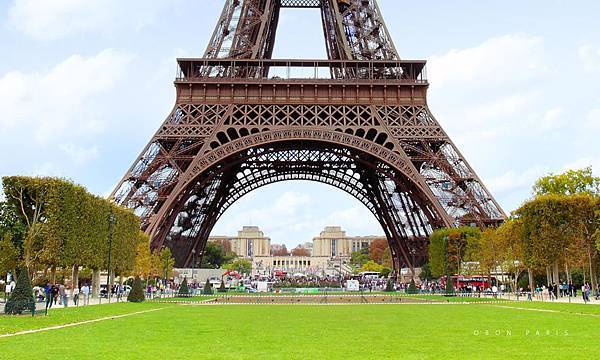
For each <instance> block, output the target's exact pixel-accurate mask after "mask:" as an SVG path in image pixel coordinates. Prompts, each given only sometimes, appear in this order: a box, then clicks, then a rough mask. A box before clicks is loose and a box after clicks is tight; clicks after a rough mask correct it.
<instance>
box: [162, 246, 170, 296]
mask: <svg viewBox="0 0 600 360" xmlns="http://www.w3.org/2000/svg"><path fill="white" fill-rule="evenodd" d="M165 248H166V246H165V247H163V250H164V249H165ZM168 276H169V258H168V257H166V256H165V283H164V284H163V285H164V286H165V287H164V291H165V293H166V292H167V277H168Z"/></svg>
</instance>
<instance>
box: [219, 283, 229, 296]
mask: <svg viewBox="0 0 600 360" xmlns="http://www.w3.org/2000/svg"><path fill="white" fill-rule="evenodd" d="M219 292H220V293H224V292H227V289H226V288H225V281H223V280H221V286H219Z"/></svg>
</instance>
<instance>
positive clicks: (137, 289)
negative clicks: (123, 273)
mask: <svg viewBox="0 0 600 360" xmlns="http://www.w3.org/2000/svg"><path fill="white" fill-rule="evenodd" d="M144 300H146V297H145V295H144V288H143V287H142V280H141V279H140V277H139V276H136V277H135V279H134V280H133V286H132V287H131V291H130V292H129V295H127V301H129V302H143V301H144Z"/></svg>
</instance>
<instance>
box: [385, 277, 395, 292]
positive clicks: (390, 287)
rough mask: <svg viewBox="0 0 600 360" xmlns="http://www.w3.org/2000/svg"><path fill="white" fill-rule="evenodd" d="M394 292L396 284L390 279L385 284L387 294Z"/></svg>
mask: <svg viewBox="0 0 600 360" xmlns="http://www.w3.org/2000/svg"><path fill="white" fill-rule="evenodd" d="M392 291H394V283H393V282H392V279H391V278H390V279H388V280H387V283H385V292H392Z"/></svg>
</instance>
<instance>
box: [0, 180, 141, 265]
mask: <svg viewBox="0 0 600 360" xmlns="http://www.w3.org/2000/svg"><path fill="white" fill-rule="evenodd" d="M2 183H3V190H4V194H5V197H6V202H5V203H4V204H2V205H1V206H0V212H1V218H2V220H1V221H0V223H1V225H0V229H1V230H0V231H2V232H4V233H10V234H11V241H12V243H13V245H14V247H15V248H16V250H17V251H18V253H19V262H20V263H22V265H23V266H25V267H26V268H28V269H29V271H33V270H34V269H36V268H48V267H73V266H85V267H89V268H93V269H100V268H103V269H106V268H107V267H108V253H109V247H110V246H112V254H113V262H112V265H113V269H115V270H117V271H131V270H132V269H133V264H134V256H135V248H136V247H137V241H138V238H137V236H136V235H137V233H138V231H139V218H138V217H137V216H136V215H135V214H133V212H131V211H130V210H128V209H125V208H122V207H120V206H117V205H115V204H113V203H111V202H109V201H107V200H105V199H102V198H100V197H98V196H95V195H92V194H90V193H89V192H87V191H86V190H85V188H83V187H82V186H79V185H76V184H73V183H72V182H69V181H66V180H62V179H57V178H48V177H21V176H15V177H4V178H3V179H2ZM111 218H112V219H113V220H112V223H111ZM3 240H4V241H6V240H5V239H3ZM5 245H6V244H5Z"/></svg>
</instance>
